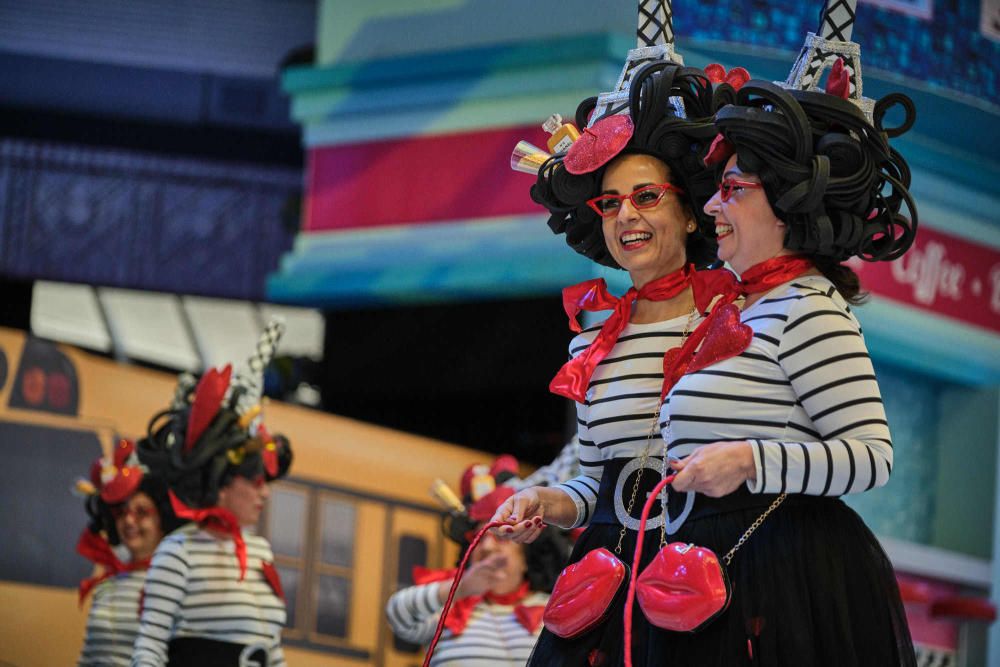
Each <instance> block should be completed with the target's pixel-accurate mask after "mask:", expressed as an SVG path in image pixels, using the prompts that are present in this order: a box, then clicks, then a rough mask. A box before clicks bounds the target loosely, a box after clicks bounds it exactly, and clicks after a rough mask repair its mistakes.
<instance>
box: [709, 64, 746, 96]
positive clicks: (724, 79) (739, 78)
mask: <svg viewBox="0 0 1000 667" xmlns="http://www.w3.org/2000/svg"><path fill="white" fill-rule="evenodd" d="M705 74H706V75H707V76H708V80H709V81H711V82H712V83H728V84H729V85H730V86H732V87H733V89H734V90H739V89H740V88H742V87H743V84H744V83H746V82H747V81H749V80H750V72H748V71H746V69H744V68H743V67H734V68H732V69H731V70H729V71H728V72H726V68H725V67H723V66H722V65H720V64H719V63H711V64H710V65H706V66H705Z"/></svg>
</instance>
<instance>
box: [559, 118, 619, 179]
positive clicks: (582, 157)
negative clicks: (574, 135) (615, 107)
mask: <svg viewBox="0 0 1000 667" xmlns="http://www.w3.org/2000/svg"><path fill="white" fill-rule="evenodd" d="M634 132H635V124H634V123H633V122H632V118H631V117H629V116H628V115H627V114H615V115H614V116H608V117H607V118H602V119H601V120H599V121H597V122H596V123H594V124H593V125H591V126H590V127H588V128H585V129H584V130H583V134H581V135H580V138H579V139H577V140H576V141H574V142H573V145H572V146H570V148H569V151H568V152H567V153H566V157H565V158H563V166H564V167H565V168H566V171H568V172H569V173H571V174H589V173H590V172H592V171H595V170H597V169H600V168H601V167H603V166H604V165H606V164H607V163H608V162H610V161H611V160H612V159H613V158H614V157H615V156H616V155H618V154H619V153H621V152H622V150H623V149H624V148H625V146H627V145H628V142H629V140H630V139H631V138H632V134H633V133H634Z"/></svg>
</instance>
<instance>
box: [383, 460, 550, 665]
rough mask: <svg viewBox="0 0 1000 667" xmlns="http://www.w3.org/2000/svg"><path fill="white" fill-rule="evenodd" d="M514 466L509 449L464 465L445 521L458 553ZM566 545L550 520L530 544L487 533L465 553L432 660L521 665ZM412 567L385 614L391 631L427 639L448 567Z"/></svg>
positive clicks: (492, 507) (511, 480)
mask: <svg viewBox="0 0 1000 667" xmlns="http://www.w3.org/2000/svg"><path fill="white" fill-rule="evenodd" d="M517 467H518V466H517V461H516V460H514V459H513V457H510V456H502V457H500V458H499V459H497V461H496V462H494V463H493V465H492V466H485V465H475V466H470V467H469V468H468V470H466V472H465V474H464V475H463V476H462V481H461V495H462V501H459V500H458V498H457V497H455V498H454V499H453V501H452V503H451V507H450V514H449V515H448V516H447V517H446V518H445V525H444V528H445V533H446V534H447V535H448V536H449V537H451V538H452V539H453V540H455V541H456V542H458V543H459V544H460V545H461V546H462V552H463V554H464V552H465V549H467V548H468V546H469V539H470V538H471V537H473V536H474V535H475V533H476V532H477V530H478V529H479V527H480V526H482V525H483V522H484V521H485V520H486V519H488V518H489V517H491V516H492V515H493V513H494V511H496V508H497V506H498V505H499V504H500V503H501V502H502V501H503V500H506V499H507V498H509V497H510V496H511V495H512V494H513V493H514V486H516V485H517V482H518V481H519V478H518V476H517ZM568 552H569V546H568V542H567V541H566V539H565V538H564V537H562V536H561V535H560V534H559V533H558V532H557V531H556V529H554V528H549V529H547V530H546V531H545V532H544V533H543V534H542V535H541V536H540V539H538V540H537V541H535V542H534V543H533V544H531V545H530V546H525V545H521V544H516V543H514V542H510V541H507V540H498V539H497V538H496V537H494V536H493V535H490V534H487V535H486V536H485V537H484V538H483V539H482V541H480V543H479V545H478V547H477V548H476V550H475V551H474V552H473V553H472V556H471V557H470V559H469V562H470V565H469V567H468V568H467V569H466V571H465V574H464V576H463V577H462V581H461V583H460V584H459V587H458V591H457V594H456V597H455V603H454V604H453V606H452V608H451V610H450V611H449V614H448V618H447V620H446V621H445V631H444V633H443V634H442V637H441V640H440V642H439V643H438V645H437V648H436V650H435V652H434V657H433V659H432V662H431V664H432V665H434V666H435V667H448V666H452V667H459V666H461V667H497V666H502V665H507V666H509V667H514V666H515V665H524V663H525V661H526V660H527V659H528V656H529V655H530V653H531V649H532V647H533V646H534V645H535V639H536V638H537V637H538V633H539V632H540V631H541V628H542V610H543V609H544V607H545V603H546V601H547V600H548V598H549V596H548V592H549V591H550V590H552V584H553V582H554V581H555V577H556V575H557V574H558V573H559V569H560V568H561V567H562V564H563V561H565V559H566V556H567V555H568ZM460 558H461V557H460ZM413 574H414V581H415V582H416V585H414V586H409V587H407V588H404V589H401V590H399V591H397V592H396V593H395V594H394V595H393V596H392V597H391V598H389V602H388V605H387V606H386V616H387V617H388V620H389V625H391V626H392V629H393V632H395V633H396V635H397V636H398V637H400V638H401V639H404V640H406V641H410V642H414V643H417V644H426V643H428V642H429V641H430V640H431V638H432V637H433V636H434V631H435V629H436V626H437V624H438V621H439V620H440V617H441V610H442V608H443V606H444V603H445V600H446V599H447V596H448V591H449V589H450V588H451V585H452V582H453V580H454V576H455V570H436V571H435V570H427V569H425V568H422V567H417V568H414V573H413Z"/></svg>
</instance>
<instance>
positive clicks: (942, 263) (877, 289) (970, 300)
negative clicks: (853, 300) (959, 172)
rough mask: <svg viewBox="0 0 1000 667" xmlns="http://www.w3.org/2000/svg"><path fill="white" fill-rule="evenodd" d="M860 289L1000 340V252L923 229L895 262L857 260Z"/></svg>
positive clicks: (856, 269)
mask: <svg viewBox="0 0 1000 667" xmlns="http://www.w3.org/2000/svg"><path fill="white" fill-rule="evenodd" d="M850 265H851V267H852V268H853V269H854V270H855V271H857V272H858V274H859V275H860V276H861V286H862V287H863V288H864V289H866V290H868V291H869V292H871V293H872V294H873V295H876V296H879V297H885V298H888V299H892V300H893V301H899V302H901V303H905V304H906V305H908V306H914V307H916V308H920V309H922V310H927V311H930V312H933V313H934V314H936V315H941V316H944V317H950V318H952V319H956V320H959V321H961V322H964V323H966V324H972V325H975V326H978V327H982V328H984V329H988V330H989V331H991V332H992V333H996V334H1000V250H998V249H996V248H992V247H990V246H985V245H980V244H978V243H972V242H970V241H967V240H965V239H962V238H959V237H957V236H953V235H951V234H946V233H944V232H940V231H938V230H936V229H930V228H929V227H927V226H921V227H920V228H919V230H918V231H917V240H916V242H915V243H914V244H913V247H911V248H910V250H909V251H908V252H907V253H906V254H905V255H903V256H902V257H901V258H900V259H898V260H896V261H895V262H875V263H870V262H862V261H860V260H853V261H851V262H850Z"/></svg>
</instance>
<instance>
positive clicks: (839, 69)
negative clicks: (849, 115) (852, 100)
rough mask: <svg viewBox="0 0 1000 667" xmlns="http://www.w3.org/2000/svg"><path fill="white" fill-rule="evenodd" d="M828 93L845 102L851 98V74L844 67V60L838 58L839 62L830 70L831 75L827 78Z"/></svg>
mask: <svg viewBox="0 0 1000 667" xmlns="http://www.w3.org/2000/svg"><path fill="white" fill-rule="evenodd" d="M826 92H827V94H828V95H836V96H837V97H840V98H843V99H845V100H846V99H847V98H848V97H850V96H851V73H850V72H848V71H847V68H846V67H844V59H843V58H837V62H835V63H833V67H831V68H830V75H829V76H828V77H827V78H826Z"/></svg>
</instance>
